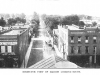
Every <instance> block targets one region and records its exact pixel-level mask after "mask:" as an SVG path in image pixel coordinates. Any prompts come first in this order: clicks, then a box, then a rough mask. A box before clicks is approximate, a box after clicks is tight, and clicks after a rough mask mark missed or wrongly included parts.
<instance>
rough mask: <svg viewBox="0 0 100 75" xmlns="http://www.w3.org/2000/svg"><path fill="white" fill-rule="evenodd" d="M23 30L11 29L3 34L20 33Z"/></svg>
mask: <svg viewBox="0 0 100 75" xmlns="http://www.w3.org/2000/svg"><path fill="white" fill-rule="evenodd" d="M21 31H22V30H12V31H9V32H7V33H4V34H2V35H18V34H20V33H21Z"/></svg>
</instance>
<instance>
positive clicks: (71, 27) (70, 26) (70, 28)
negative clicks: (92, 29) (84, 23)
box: [67, 25, 84, 30]
mask: <svg viewBox="0 0 100 75" xmlns="http://www.w3.org/2000/svg"><path fill="white" fill-rule="evenodd" d="M67 26H68V29H69V30H84V29H79V26H76V25H67Z"/></svg>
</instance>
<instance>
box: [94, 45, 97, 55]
mask: <svg viewBox="0 0 100 75" xmlns="http://www.w3.org/2000/svg"><path fill="white" fill-rule="evenodd" d="M96 48H97V47H96V46H93V53H94V54H95V53H96Z"/></svg>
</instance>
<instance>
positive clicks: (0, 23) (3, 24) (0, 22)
mask: <svg viewBox="0 0 100 75" xmlns="http://www.w3.org/2000/svg"><path fill="white" fill-rule="evenodd" d="M5 25H6V21H5V20H4V18H3V17H1V19H0V26H3V27H4V26H5Z"/></svg>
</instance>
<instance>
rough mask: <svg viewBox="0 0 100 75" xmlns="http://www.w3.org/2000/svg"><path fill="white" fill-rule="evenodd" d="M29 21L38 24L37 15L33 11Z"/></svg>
mask: <svg viewBox="0 0 100 75" xmlns="http://www.w3.org/2000/svg"><path fill="white" fill-rule="evenodd" d="M31 23H32V24H34V23H35V24H37V25H38V24H39V15H38V14H37V13H36V12H34V14H33V18H32V20H31Z"/></svg>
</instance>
